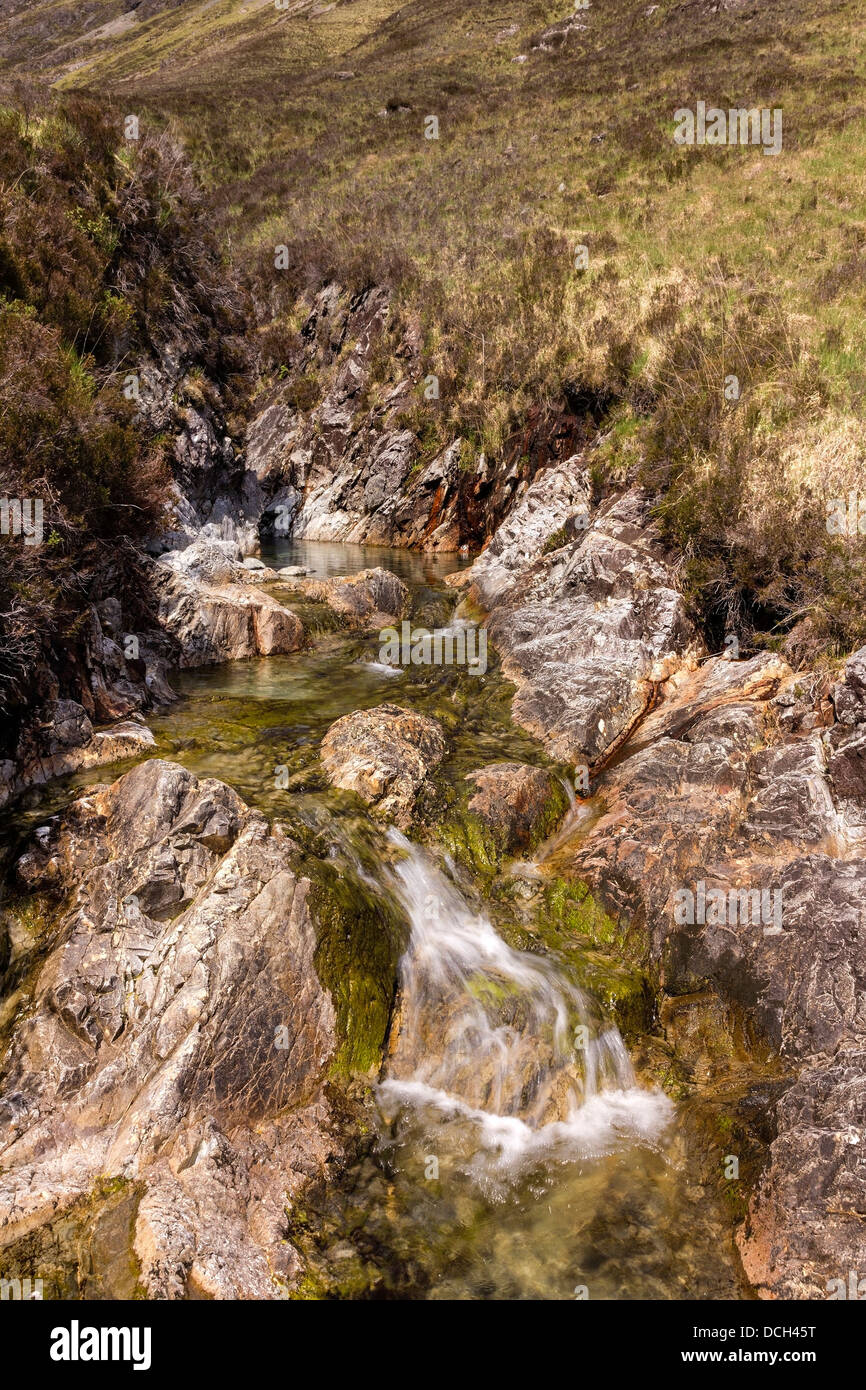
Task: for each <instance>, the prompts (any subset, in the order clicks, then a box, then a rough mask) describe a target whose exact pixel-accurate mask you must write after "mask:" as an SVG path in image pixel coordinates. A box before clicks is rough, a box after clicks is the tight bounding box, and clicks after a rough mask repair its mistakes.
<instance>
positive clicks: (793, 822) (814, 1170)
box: [556, 656, 866, 1298]
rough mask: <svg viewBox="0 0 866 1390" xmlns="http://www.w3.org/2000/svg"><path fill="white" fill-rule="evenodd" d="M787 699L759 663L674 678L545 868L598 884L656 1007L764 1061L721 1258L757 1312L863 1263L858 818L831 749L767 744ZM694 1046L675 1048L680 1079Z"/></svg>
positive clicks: (697, 1062)
mask: <svg viewBox="0 0 866 1390" xmlns="http://www.w3.org/2000/svg"><path fill="white" fill-rule="evenodd" d="M793 683H794V678H793V676H792V673H791V672H790V671H789V670H788V668H787V667H786V666H785V663H784V662H782V661H781V660H780V659H779V658H777V657H773V656H769V657H767V656H759V657H756V658H753V659H751V660H748V661H743V662H728V661H723V660H720V659H711V660H709V661H707V662H705V663H704V664H703V665H701V666H699V667H696V668H695V669H694V670H687V669H683V670H681V671H680V672H678V673H677V674H676V675H675V676H674V677H672V678H671V680H670V681H669V682H668V683H667V684H666V686H665V687H664V688H663V699H662V701H661V703H660V705H659V707H658V708H657V709H655V710H654V711H653V712H652V713H651V714H650V715H649V716H648V717H647V719H646V720H645V722H644V723H643V724H642V726H641V729H640V734H639V738H638V740H637V746H636V747H635V750H634V751H633V752H631V754H630V755H629V753H628V750H626V752H625V753H624V754H623V756H622V758H621V760H620V761H619V762H617V763H616V765H615V766H613V767H611V768H610V769H609V770H608V771H606V772H604V773H603V774H602V775H601V776H600V777H599V778H598V780H597V782H596V783H595V784H594V786H593V805H594V806H595V807H596V808H597V810H598V812H599V814H597V815H596V817H595V818H594V819H592V820H591V821H590V822H589V824H588V828H586V829H585V830H583V831H582V832H581V831H580V830H578V831H576V833H575V835H574V837H573V838H572V839H571V840H570V841H569V843H568V844H567V845H566V846H564V847H563V848H561V850H560V851H559V852H558V854H557V856H556V864H557V868H558V869H559V870H560V871H562V870H563V869H565V870H566V871H567V872H568V873H569V874H573V875H575V876H578V877H580V878H583V879H586V880H587V881H589V882H590V883H593V884H595V885H597V886H598V888H599V889H600V891H601V892H602V893H603V895H604V897H605V899H606V901H607V903H608V905H609V906H611V907H612V908H613V910H614V911H615V912H616V913H617V914H618V916H619V918H620V921H621V922H623V923H625V924H628V925H627V939H628V943H629V944H628V949H630V950H632V951H633V952H634V953H635V954H636V956H639V957H642V963H643V964H644V965H645V966H646V967H647V968H648V969H649V970H650V971H651V972H653V973H654V974H655V976H656V978H657V980H658V984H659V987H660V989H661V991H662V998H663V999H665V998H667V999H669V1000H670V1001H671V1002H672V1003H674V1004H675V1003H676V1002H677V1001H678V1000H680V999H683V1000H685V999H686V998H687V997H688V998H690V999H692V1000H703V1001H704V1006H705V1007H707V1008H710V1009H712V1008H713V1007H714V1006H713V1004H712V1000H713V999H715V1000H718V1001H720V1003H721V1006H722V1007H721V1013H720V1014H719V1018H720V1019H721V1020H723V1021H722V1022H719V1021H718V1020H717V1023H716V1025H715V1026H714V1027H715V1031H716V1032H719V1030H721V1032H722V1033H723V1034H724V1035H725V1036H729V1037H730V1036H733V1035H734V1033H735V1032H736V1030H737V1020H738V1019H739V1018H742V1017H745V1018H747V1019H748V1020H750V1021H751V1026H752V1027H753V1028H754V1029H755V1030H756V1034H755V1037H756V1039H762V1040H764V1042H765V1043H766V1044H768V1045H769V1047H770V1048H771V1050H772V1052H773V1053H775V1055H776V1056H777V1057H778V1058H779V1060H780V1065H781V1068H782V1073H783V1075H784V1077H785V1078H786V1079H785V1083H784V1085H783V1086H782V1087H781V1094H778V1093H777V1096H776V1097H775V1098H773V1099H772V1100H771V1101H770V1102H769V1106H768V1111H769V1113H768V1115H766V1116H765V1121H766V1123H767V1124H768V1125H769V1129H768V1151H767V1155H766V1164H765V1168H764V1171H763V1175H762V1177H761V1179H760V1182H759V1184H758V1187H757V1190H756V1192H755V1194H754V1196H753V1199H752V1203H751V1207H750V1211H749V1216H748V1219H747V1220H746V1222H745V1223H744V1224H743V1226H742V1227H741V1228H740V1231H739V1234H738V1241H739V1245H740V1250H741V1253H742V1258H743V1262H744V1267H745V1269H746V1272H747V1274H748V1276H749V1278H750V1279H751V1281H752V1283H753V1284H754V1285H755V1287H756V1288H757V1289H758V1292H759V1293H760V1294H762V1295H763V1296H766V1297H781V1298H815V1297H826V1296H827V1288H828V1283H827V1281H828V1280H829V1279H832V1278H835V1277H837V1275H839V1274H840V1271H841V1272H842V1273H843V1274H844V1271H845V1270H847V1269H849V1268H858V1267H859V1266H860V1265H861V1264H862V1263H863V1261H864V1259H866V1236H864V1229H863V1222H862V1212H863V1211H864V1209H866V1164H864V1160H863V1156H862V1143H863V1135H864V1130H863V1125H864V1121H866V1074H864V1072H863V1058H864V1046H866V1034H864V1028H866V1010H864V1003H863V1001H864V984H866V979H864V960H866V938H864V925H863V913H862V900H863V893H864V889H866V863H864V859H863V833H862V828H861V825H860V819H861V817H860V816H857V817H855V818H852V817H850V816H849V815H848V813H847V810H846V807H847V805H848V804H849V803H848V801H847V800H846V799H845V798H844V797H842V798H840V796H839V794H838V792H837V790H836V789H835V788H834V784H833V777H832V765H833V757H834V754H833V751H832V750H833V746H834V740H835V736H836V731H835V730H829V731H824V732H822V731H821V730H817V731H806V732H804V733H801V734H797V735H785V734H783V733H780V731H779V730H778V728H777V727H776V726H775V722H774V709H773V705H772V703H771V702H772V701H773V698H774V697H775V696H776V695H777V693H778V692H779V690H780V689H782V690H784V689H785V688H789V687H790V686H791V685H792V684H793ZM861 814H862V813H861ZM700 885H703V888H701V887H700ZM713 890H715V892H716V893H717V894H718V895H719V896H718V897H717V898H716V900H715V904H714V905H713V906H711V907H710V908H707V906H706V903H707V902H712V900H711V899H710V894H711V892H712V891H713ZM683 892H687V893H688V894H691V895H693V897H694V912H693V913H691V914H690V913H689V912H688V900H687V908H686V911H685V912H683V911H682V909H681V904H682V902H683V899H682V897H681V896H680V895H681V894H683ZM699 893H702V894H703V896H704V908H703V911H702V909H701V902H700V898H699V896H698V894H699ZM762 894H763V895H764V896H763V897H762V896H761V895H762ZM732 895H733V901H732ZM689 916H691V920H688V918H689ZM684 918H685V919H686V920H684ZM663 1016H664V1006H663ZM711 1031H712V1030H711ZM671 1036H672V1037H673V1040H674V1043H675V1045H678V1039H677V1037H676V1034H675V1033H672V1035H671ZM705 1047H706V1039H705V1038H703V1039H700V1040H699V1046H698V1048H697V1049H696V1050H695V1051H694V1052H690V1049H689V1046H688V1045H686V1046H685V1047H684V1049H683V1052H682V1059H683V1061H684V1062H685V1064H686V1066H687V1067H691V1068H693V1069H694V1068H697V1069H698V1070H699V1069H700V1068H701V1067H702V1066H703V1065H704V1064H703V1058H702V1052H703V1050H704V1049H705ZM759 1051H760V1048H757V1049H756V1053H755V1055H756V1057H757V1053H758V1052H759ZM746 1069H748V1068H747V1067H746Z"/></svg>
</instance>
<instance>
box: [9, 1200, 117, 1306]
mask: <svg viewBox="0 0 866 1390" xmlns="http://www.w3.org/2000/svg"><path fill="white" fill-rule="evenodd" d="M141 1195H142V1188H141V1187H140V1185H138V1184H136V1183H132V1182H129V1181H128V1180H127V1179H125V1178H111V1177H104V1178H100V1179H98V1180H97V1182H96V1183H95V1185H94V1187H93V1189H92V1191H91V1192H90V1193H89V1194H88V1196H86V1197H82V1198H81V1199H80V1200H79V1201H77V1202H76V1203H75V1204H74V1205H73V1206H72V1207H70V1208H69V1210H68V1211H66V1212H63V1213H62V1214H61V1215H59V1216H56V1217H55V1218H54V1220H53V1221H50V1222H48V1223H47V1224H46V1225H44V1226H40V1227H38V1228H37V1229H36V1230H34V1231H31V1232H29V1233H28V1234H27V1235H25V1236H23V1237H22V1238H21V1239H20V1240H17V1241H14V1242H13V1243H12V1244H11V1245H8V1246H6V1247H5V1248H4V1249H3V1250H0V1278H3V1279H24V1278H28V1277H29V1278H31V1279H41V1280H42V1284H43V1289H42V1297H43V1298H44V1299H80V1298H85V1299H127V1300H128V1299H140V1298H144V1297H145V1293H144V1290H143V1287H142V1285H141V1282H140V1275H141V1270H140V1266H139V1263H138V1259H137V1257H136V1254H135V1249H134V1245H133V1241H134V1236H135V1221H136V1216H137V1213H138V1204H139V1201H140V1200H141Z"/></svg>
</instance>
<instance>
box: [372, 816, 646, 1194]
mask: <svg viewBox="0 0 866 1390" xmlns="http://www.w3.org/2000/svg"><path fill="white" fill-rule="evenodd" d="M391 838H392V840H393V841H394V842H395V843H396V844H397V845H398V846H399V848H400V850H401V851H402V855H401V857H400V858H399V859H398V861H397V863H396V865H395V867H394V870H393V875H394V886H395V890H396V892H397V895H398V897H399V898H400V900H401V901H402V904H403V906H404V908H405V910H406V912H407V913H408V915H409V918H410V921H411V928H412V930H411V937H410V941H409V946H408V949H407V951H406V954H405V956H404V957H403V961H402V962H401V978H402V997H403V1002H402V1011H401V1021H400V1028H399V1035H398V1041H397V1044H396V1047H395V1049H394V1053H393V1055H392V1057H391V1060H390V1064H389V1069H388V1071H389V1074H388V1075H387V1077H386V1078H385V1079H384V1080H383V1081H382V1082H381V1083H380V1086H379V1088H378V1095H379V1100H380V1104H381V1106H382V1109H383V1111H384V1112H385V1113H388V1112H391V1115H392V1116H393V1113H394V1112H395V1111H397V1110H401V1109H404V1108H405V1109H408V1110H410V1111H411V1112H412V1113H413V1114H414V1116H415V1118H416V1119H417V1120H420V1121H421V1122H422V1123H423V1124H424V1125H425V1126H426V1127H427V1128H428V1129H430V1130H434V1131H435V1130H440V1131H441V1128H442V1126H443V1125H447V1126H449V1128H450V1129H451V1131H452V1132H453V1134H455V1135H456V1136H457V1137H458V1142H459V1147H460V1148H461V1149H462V1150H463V1151H464V1152H465V1153H466V1154H467V1156H468V1155H469V1153H470V1150H474V1153H472V1155H471V1161H470V1164H469V1169H468V1171H472V1172H474V1173H475V1175H476V1176H478V1177H479V1178H482V1179H484V1180H489V1179H494V1178H507V1177H510V1176H516V1175H517V1174H518V1172H519V1171H520V1170H521V1169H523V1168H524V1167H525V1166H527V1165H528V1164H531V1163H535V1162H538V1161H539V1160H568V1159H574V1158H591V1157H600V1156H602V1155H604V1154H609V1153H611V1152H614V1151H615V1150H617V1149H621V1148H624V1147H626V1146H627V1145H628V1144H630V1143H635V1142H637V1143H647V1144H649V1143H653V1142H654V1141H655V1140H657V1139H658V1138H659V1136H660V1135H661V1134H662V1132H663V1131H664V1129H665V1127H666V1126H667V1124H668V1123H669V1121H670V1119H671V1117H672V1114H673V1106H672V1103H671V1102H670V1101H669V1100H668V1098H667V1097H666V1096H664V1095H663V1094H662V1093H661V1092H660V1091H646V1090H643V1089H641V1088H640V1087H638V1086H637V1084H636V1083H635V1078H634V1073H633V1071H632V1067H631V1063H630V1061H629V1058H628V1053H627V1051H626V1048H625V1044H624V1043H623V1040H622V1038H621V1036H620V1033H619V1030H618V1029H617V1028H616V1027H615V1026H613V1025H612V1024H610V1023H609V1022H606V1021H604V1020H603V1019H602V1018H601V1016H600V1014H599V1011H598V1009H597V1007H596V1006H595V1005H594V1003H593V1001H592V1000H591V999H590V998H589V997H588V996H586V995H585V994H584V993H583V991H582V990H580V989H578V988H577V987H576V986H575V985H573V984H571V983H570V982H569V981H568V980H566V979H564V978H563V977H562V976H561V975H560V974H559V972H558V971H557V969H556V967H555V965H554V964H553V963H552V962H551V961H549V960H547V959H545V958H544V957H541V956H534V955H530V954H528V953H527V952H520V951H515V950H512V948H511V947H510V946H508V945H507V944H506V943H505V942H504V941H503V940H502V938H501V937H500V936H499V935H498V934H497V932H496V931H495V930H494V928H493V926H492V924H491V923H490V921H489V920H488V919H487V917H485V916H483V915H479V914H476V913H473V912H472V910H471V909H470V907H469V905H468V904H467V903H466V901H465V900H464V899H463V897H462V896H461V895H460V893H459V892H458V891H457V889H456V887H455V886H454V885H453V884H452V883H451V882H450V881H449V880H448V879H447V878H446V877H445V876H444V874H442V873H441V872H440V871H439V869H438V868H437V867H436V865H435V864H434V863H433V861H432V860H431V859H430V858H429V856H427V855H426V854H425V853H424V852H423V851H422V850H420V849H419V848H418V847H417V846H415V845H412V844H410V842H409V841H408V840H406V839H405V837H404V836H402V835H400V834H399V833H398V832H396V831H392V832H391Z"/></svg>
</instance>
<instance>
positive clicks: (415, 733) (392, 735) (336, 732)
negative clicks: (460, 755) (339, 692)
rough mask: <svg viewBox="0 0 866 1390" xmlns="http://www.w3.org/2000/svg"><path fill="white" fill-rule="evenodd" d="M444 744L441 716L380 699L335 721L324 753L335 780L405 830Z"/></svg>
mask: <svg viewBox="0 0 866 1390" xmlns="http://www.w3.org/2000/svg"><path fill="white" fill-rule="evenodd" d="M445 748H446V741H445V734H444V733H443V731H442V727H441V725H440V724H439V723H438V721H437V720H435V719H430V718H428V717H427V716H426V715H422V714H415V713H414V712H413V711H412V710H407V709H401V708H400V706H399V705H378V706H377V707H376V708H375V709H371V710H358V711H356V712H355V713H353V714H346V715H344V716H343V718H342V719H338V720H337V721H336V723H334V724H332V725H331V727H330V729H329V730H328V732H327V733H326V734H325V737H324V738H323V739H322V750H321V757H322V763H323V765H324V768H325V771H326V773H327V775H328V778H329V780H330V782H331V784H332V785H333V786H335V787H341V788H342V789H343V790H344V791H353V792H357V793H358V795H359V796H361V797H363V799H364V800H365V801H366V802H367V803H368V804H369V805H371V806H373V808H374V810H375V811H376V814H377V815H380V816H383V817H385V818H386V819H388V820H391V821H393V822H394V823H395V824H396V825H398V826H399V827H400V828H401V829H402V830H405V829H406V828H407V827H408V826H409V825H410V824H411V822H412V814H413V809H414V806H415V801H416V798H417V796H418V794H419V792H420V791H421V790H422V788H423V786H424V783H425V781H426V779H427V776H428V774H429V773H430V772H431V771H432V770H433V769H434V768H435V767H436V766H437V765H438V764H439V763H440V762H441V761H442V757H443V755H444V753H445Z"/></svg>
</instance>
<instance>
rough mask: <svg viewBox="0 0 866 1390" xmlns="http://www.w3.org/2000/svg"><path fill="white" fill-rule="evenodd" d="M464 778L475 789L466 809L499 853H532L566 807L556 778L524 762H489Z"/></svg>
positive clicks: (542, 769) (545, 769) (562, 791)
mask: <svg viewBox="0 0 866 1390" xmlns="http://www.w3.org/2000/svg"><path fill="white" fill-rule="evenodd" d="M467 779H468V780H469V781H472V782H474V783H475V785H476V786H477V788H478V790H477V791H476V793H475V795H474V796H473V797H472V799H471V800H470V802H469V810H470V811H471V812H474V813H475V815H477V816H479V817H480V818H481V820H482V821H483V822H484V824H485V825H486V826H487V827H488V829H489V830H490V831H491V833H492V835H493V838H494V841H495V844H496V847H497V849H498V850H499V851H500V853H504V854H514V853H516V852H517V851H518V850H519V851H524V852H531V851H532V850H533V849H535V847H536V845H538V844H539V843H540V842H541V841H542V840H544V839H546V838H547V836H548V835H550V834H551V833H552V832H553V831H554V830H555V828H556V825H557V823H558V822H559V821H560V820H561V819H562V817H563V815H564V814H565V812H566V810H567V809H568V797H567V796H566V793H565V790H564V788H563V786H562V783H561V781H560V780H559V778H558V777H557V776H556V775H555V774H554V773H552V772H550V771H548V769H547V768H540V767H531V766H530V765H528V764H526V763H491V764H490V765H489V766H488V767H482V768H479V769H478V770H477V771H476V772H470V773H467Z"/></svg>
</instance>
